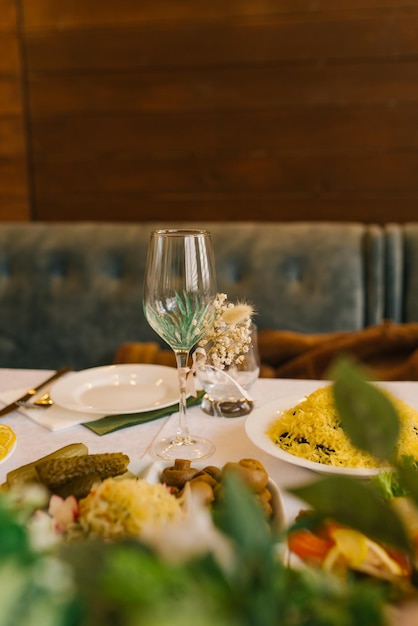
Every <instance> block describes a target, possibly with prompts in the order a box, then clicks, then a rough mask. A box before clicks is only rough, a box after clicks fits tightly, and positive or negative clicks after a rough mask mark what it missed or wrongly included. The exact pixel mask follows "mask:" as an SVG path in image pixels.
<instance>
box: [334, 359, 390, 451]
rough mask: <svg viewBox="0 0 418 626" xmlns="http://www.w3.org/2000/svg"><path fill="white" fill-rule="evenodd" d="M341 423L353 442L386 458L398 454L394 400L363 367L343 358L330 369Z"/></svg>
mask: <svg viewBox="0 0 418 626" xmlns="http://www.w3.org/2000/svg"><path fill="white" fill-rule="evenodd" d="M330 376H331V377H332V378H333V379H334V381H335V382H334V386H333V392H334V399H335V404H336V407H337V411H338V413H339V416H340V419H341V425H342V427H343V429H344V430H345V431H346V433H347V435H348V436H349V437H350V439H351V441H352V443H353V444H354V445H355V446H356V447H357V448H359V449H361V450H364V451H365V452H368V453H369V454H371V455H372V456H374V457H376V458H377V459H380V460H382V461H388V462H391V461H392V460H393V459H394V457H395V451H396V444H397V441H398V437H399V430H400V425H399V418H398V415H397V412H396V409H395V407H394V406H393V404H392V403H391V402H390V400H389V399H388V398H387V397H386V396H385V395H384V393H382V391H381V390H380V389H378V388H377V387H376V386H375V385H373V384H371V383H370V382H368V381H367V380H366V378H365V375H364V374H363V372H362V370H361V369H360V367H358V366H357V365H355V364H354V362H352V361H350V360H348V359H340V360H339V361H337V362H336V364H335V366H334V367H333V368H332V370H331V372H330Z"/></svg>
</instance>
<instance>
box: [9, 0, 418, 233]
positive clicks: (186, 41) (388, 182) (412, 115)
mask: <svg viewBox="0 0 418 626" xmlns="http://www.w3.org/2000/svg"><path fill="white" fill-rule="evenodd" d="M1 2H5V0H0V3H1ZM21 2H22V12H21V19H22V21H21V24H22V29H23V42H22V43H23V46H22V49H23V51H24V59H25V68H26V73H25V81H26V90H27V95H28V107H29V118H28V126H27V127H28V131H29V138H30V149H31V152H30V171H31V172H32V173H33V189H34V198H33V206H34V211H35V216H36V218H37V219H47V220H48V219H51V220H56V219H65V220H70V219H99V220H101V219H103V220H108V219H115V220H130V219H145V220H146V219H150V220H151V219H157V220H159V219H160V220H173V219H176V220H183V219H190V220H195V219H199V218H200V219H202V220H210V219H214V220H218V219H262V220H268V219H275V220H276V219H277V220H280V219H283V220H288V219H333V220H338V219H347V218H349V219H360V220H362V221H371V222H373V221H378V222H384V221H392V220H397V221H399V220H401V221H402V220H409V219H417V210H416V206H417V197H418V182H416V180H415V172H416V171H417V166H418V3H416V2H415V1H414V2H408V3H407V2H405V1H404V0H400V1H399V2H396V1H395V0H374V1H373V0H340V1H339V2H338V3H336V2H335V0H322V1H321V2H315V3H314V2H312V1H311V0H264V1H263V2H260V1H259V0H215V1H214V2H211V3H208V2H207V1H206V0H205V1H203V0H195V1H194V2H190V1H189V0H147V1H144V0H141V1H138V0H89V2H80V1H79V0H62V1H61V2H56V1H55V0H21ZM0 6H1V4H0ZM0 46H1V43H0Z"/></svg>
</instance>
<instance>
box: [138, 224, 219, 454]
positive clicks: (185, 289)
mask: <svg viewBox="0 0 418 626" xmlns="http://www.w3.org/2000/svg"><path fill="white" fill-rule="evenodd" d="M215 297H216V274H215V260H214V252H213V246H212V239H211V236H210V233H208V232H207V231H205V230H198V229H189V230H184V229H172V230H157V231H154V232H153V233H152V234H151V238H150V242H149V247H148V257H147V266H146V272H145V285H144V301H143V306H144V313H145V317H146V319H147V321H148V323H149V324H150V326H151V328H152V329H153V330H154V331H155V332H156V333H157V334H158V335H159V336H160V337H161V338H162V339H164V341H166V342H167V343H168V345H169V346H170V347H171V348H172V349H173V350H174V353H175V355H176V363H177V372H178V379H179V394H180V400H179V423H178V428H177V433H176V434H175V435H174V436H173V437H172V438H166V439H162V440H159V441H157V442H155V443H154V445H153V448H152V452H153V454H154V455H156V456H158V457H160V458H162V459H176V458H183V459H188V460H193V459H203V458H206V457H208V456H210V455H211V454H212V453H213V452H214V450H215V447H214V445H213V443H212V442H210V441H208V440H206V439H203V438H202V437H197V436H194V435H191V434H190V433H189V429H188V426H187V417H186V407H187V405H186V397H187V389H186V384H187V376H188V374H190V369H189V355H190V351H191V349H192V348H193V347H194V346H195V344H196V343H197V342H198V341H199V340H200V339H201V338H202V336H203V335H204V334H205V332H206V331H207V327H208V324H211V323H212V322H213V319H214V316H215V309H214V306H213V303H214V299H215Z"/></svg>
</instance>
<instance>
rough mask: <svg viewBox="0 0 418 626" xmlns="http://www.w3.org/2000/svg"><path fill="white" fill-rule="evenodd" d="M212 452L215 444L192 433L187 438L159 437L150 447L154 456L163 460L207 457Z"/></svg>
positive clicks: (191, 459)
mask: <svg viewBox="0 0 418 626" xmlns="http://www.w3.org/2000/svg"><path fill="white" fill-rule="evenodd" d="M214 452H215V446H214V444H213V443H212V442H211V441H209V440H208V439H203V438H202V437H194V436H193V435H189V436H188V437H187V438H180V437H177V438H174V439H169V438H167V439H160V440H159V441H156V442H155V443H154V445H153V446H152V448H151V453H152V454H153V455H154V456H156V457H158V458H159V459H164V460H165V461H175V460H176V459H185V460H188V461H195V460H197V459H207V458H208V457H209V456H211V455H212V454H213V453H214Z"/></svg>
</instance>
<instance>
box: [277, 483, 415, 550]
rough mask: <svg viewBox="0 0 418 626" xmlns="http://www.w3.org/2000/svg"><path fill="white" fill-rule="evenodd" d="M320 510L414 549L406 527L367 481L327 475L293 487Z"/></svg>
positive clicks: (373, 535) (379, 538)
mask: <svg viewBox="0 0 418 626" xmlns="http://www.w3.org/2000/svg"><path fill="white" fill-rule="evenodd" d="M289 491H290V492H291V493H293V494H294V495H295V496H297V497H298V498H300V499H301V500H304V501H305V502H307V503H308V504H310V505H311V506H312V507H314V509H315V511H316V512H317V513H321V514H322V515H324V516H326V517H330V518H333V519H335V520H336V521H338V522H340V523H342V524H345V525H347V526H350V527H352V528H355V529H357V530H359V531H360V532H362V533H364V534H365V535H367V536H368V537H370V538H371V539H374V540H376V541H381V542H383V543H385V544H389V545H392V546H397V547H399V548H402V549H404V550H407V551H410V550H411V546H410V543H409V540H408V536H407V533H406V531H405V528H404V526H403V524H402V522H401V521H400V519H399V518H398V516H397V515H396V513H395V512H394V511H393V510H392V509H391V508H390V507H389V506H388V505H387V504H386V502H385V501H384V500H383V499H382V498H381V497H380V496H379V494H378V493H377V492H376V490H374V489H372V488H371V486H370V485H369V484H368V483H367V482H365V481H359V480H353V479H352V478H350V477H347V476H327V477H325V478H323V479H321V480H318V481H317V482H315V483H313V484H309V485H305V486H302V487H297V488H294V489H290V490H289Z"/></svg>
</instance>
